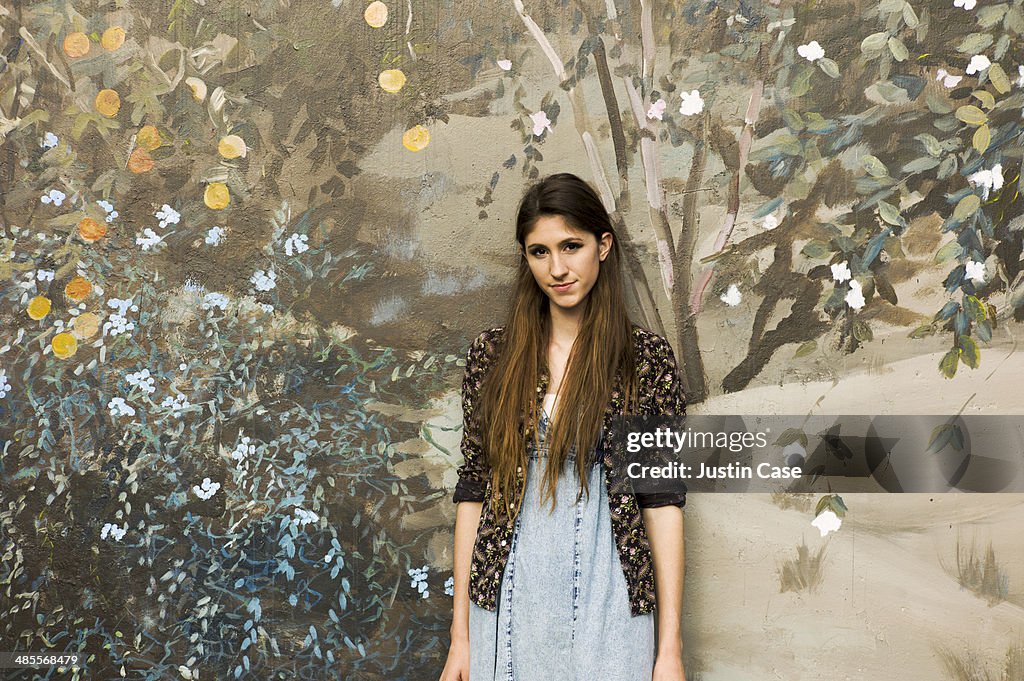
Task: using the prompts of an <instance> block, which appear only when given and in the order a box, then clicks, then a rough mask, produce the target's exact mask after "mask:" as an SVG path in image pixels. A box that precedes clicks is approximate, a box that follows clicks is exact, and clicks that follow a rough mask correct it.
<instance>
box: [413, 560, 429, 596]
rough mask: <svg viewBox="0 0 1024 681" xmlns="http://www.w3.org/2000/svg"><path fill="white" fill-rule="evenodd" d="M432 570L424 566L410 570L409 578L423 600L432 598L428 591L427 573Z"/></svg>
mask: <svg viewBox="0 0 1024 681" xmlns="http://www.w3.org/2000/svg"><path fill="white" fill-rule="evenodd" d="M429 569H430V568H429V567H428V566H426V565H424V566H423V567H421V568H410V569H409V577H411V578H412V588H414V589H416V590H418V591H419V592H420V594H421V595H422V596H423V598H427V597H429V596H430V592H429V591H428V590H427V589H428V588H429V587H428V585H427V571H428V570H429Z"/></svg>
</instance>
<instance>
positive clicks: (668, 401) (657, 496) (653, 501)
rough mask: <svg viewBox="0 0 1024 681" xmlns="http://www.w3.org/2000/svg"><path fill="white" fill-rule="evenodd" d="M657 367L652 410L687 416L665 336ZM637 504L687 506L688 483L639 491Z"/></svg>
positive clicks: (653, 413)
mask: <svg viewBox="0 0 1024 681" xmlns="http://www.w3.org/2000/svg"><path fill="white" fill-rule="evenodd" d="M656 357H657V360H656V361H657V363H658V371H657V372H656V374H655V384H654V387H653V389H652V398H651V399H652V404H651V414H652V415H662V416H685V415H686V395H685V394H684V392H683V379H682V375H681V374H680V371H679V367H678V366H677V365H676V356H675V353H673V352H672V346H671V345H670V344H669V342H668V341H667V340H664V339H662V340H661V342H660V343H659V347H658V349H657V351H656ZM636 501H637V504H638V505H639V506H640V508H655V507H658V506H680V507H682V506H685V505H686V483H684V482H683V481H682V480H680V481H679V489H678V490H673V491H671V492H652V493H648V494H644V493H639V492H638V493H637V495H636Z"/></svg>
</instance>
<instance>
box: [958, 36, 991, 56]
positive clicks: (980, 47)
mask: <svg viewBox="0 0 1024 681" xmlns="http://www.w3.org/2000/svg"><path fill="white" fill-rule="evenodd" d="M994 41H995V38H993V37H992V35H991V34H989V33H972V34H970V35H969V36H967V37H966V38H964V39H963V41H962V42H961V43H960V44H959V45H957V48H956V50H957V52H961V53H963V54H981V53H982V52H984V51H985V48H987V47H988V46H989V45H991V44H992V43H993V42H994Z"/></svg>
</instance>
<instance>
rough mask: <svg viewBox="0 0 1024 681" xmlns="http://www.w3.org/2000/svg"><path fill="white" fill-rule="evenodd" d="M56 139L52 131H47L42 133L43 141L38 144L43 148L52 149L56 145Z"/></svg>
mask: <svg viewBox="0 0 1024 681" xmlns="http://www.w3.org/2000/svg"><path fill="white" fill-rule="evenodd" d="M58 141H59V140H58V139H57V136H56V135H54V134H53V133H52V132H48V133H46V134H45V135H43V141H42V142H40V143H39V146H41V147H42V148H43V149H53V148H54V147H55V146H57V142H58Z"/></svg>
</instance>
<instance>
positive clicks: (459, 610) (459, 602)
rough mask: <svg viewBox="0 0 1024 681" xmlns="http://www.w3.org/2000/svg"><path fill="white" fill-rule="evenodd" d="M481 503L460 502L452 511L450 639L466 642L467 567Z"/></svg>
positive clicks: (470, 559) (467, 614)
mask: <svg viewBox="0 0 1024 681" xmlns="http://www.w3.org/2000/svg"><path fill="white" fill-rule="evenodd" d="M482 509H483V502H479V501H462V502H459V504H457V507H456V511H455V556H454V559H453V568H452V573H453V575H452V576H453V577H454V578H455V584H454V589H455V591H454V595H453V596H452V601H453V605H452V608H453V611H452V628H451V637H452V639H453V640H454V639H456V638H464V639H467V640H468V639H469V566H470V563H471V562H472V560H473V544H474V543H476V533H477V529H478V528H479V525H480V512H481V510H482Z"/></svg>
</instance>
